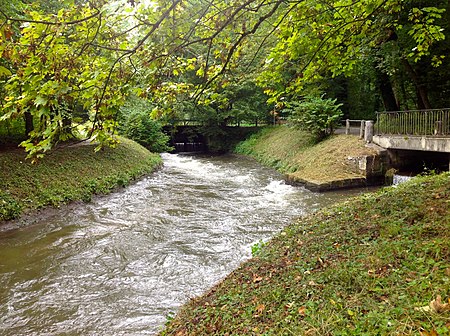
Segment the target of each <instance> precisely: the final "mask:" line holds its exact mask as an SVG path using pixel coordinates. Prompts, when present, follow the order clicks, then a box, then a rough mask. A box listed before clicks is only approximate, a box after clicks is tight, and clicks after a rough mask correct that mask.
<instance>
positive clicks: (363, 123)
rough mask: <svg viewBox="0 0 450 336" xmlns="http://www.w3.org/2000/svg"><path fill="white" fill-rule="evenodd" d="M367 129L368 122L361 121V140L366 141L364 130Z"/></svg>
mask: <svg viewBox="0 0 450 336" xmlns="http://www.w3.org/2000/svg"><path fill="white" fill-rule="evenodd" d="M365 127H366V121H365V120H361V126H359V138H360V139H364V128H365Z"/></svg>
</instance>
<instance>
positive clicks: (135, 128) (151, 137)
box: [123, 111, 171, 153]
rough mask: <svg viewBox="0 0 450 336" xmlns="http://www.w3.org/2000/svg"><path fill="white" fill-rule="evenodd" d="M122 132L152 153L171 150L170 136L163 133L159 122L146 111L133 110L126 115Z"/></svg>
mask: <svg viewBox="0 0 450 336" xmlns="http://www.w3.org/2000/svg"><path fill="white" fill-rule="evenodd" d="M123 134H124V135H125V136H126V137H128V138H130V139H132V140H134V141H136V142H137V143H138V144H141V145H142V146H144V147H146V148H147V149H148V150H150V151H151V152H154V153H162V152H167V151H170V150H171V147H170V146H169V144H168V142H169V140H170V137H169V136H168V135H166V134H164V133H163V131H162V127H161V124H160V123H158V122H157V121H155V120H153V119H151V118H150V115H149V114H148V113H147V112H144V111H142V112H134V113H132V114H129V115H128V116H127V121H126V122H125V125H124V127H123Z"/></svg>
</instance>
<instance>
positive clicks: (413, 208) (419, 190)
mask: <svg viewBox="0 0 450 336" xmlns="http://www.w3.org/2000/svg"><path fill="white" fill-rule="evenodd" d="M449 197H450V175H449V174H448V173H447V174H443V175H440V176H433V177H420V178H417V179H414V180H411V181H410V182H408V183H405V184H403V185H400V186H397V187H395V188H394V187H389V188H385V189H382V190H380V191H378V192H376V193H370V194H366V195H362V196H360V197H358V198H356V199H354V200H350V201H347V202H345V203H342V204H339V205H336V206H333V207H331V208H328V209H323V210H321V211H319V212H318V213H316V214H313V215H310V216H308V217H304V218H301V219H299V220H297V221H296V222H295V223H293V224H292V225H291V226H289V227H288V228H286V229H285V230H284V231H283V232H282V233H281V234H279V235H278V236H277V237H275V238H274V239H272V241H270V242H269V243H268V244H267V245H266V246H265V247H264V248H263V249H262V250H261V251H260V253H259V254H258V256H257V257H256V258H253V259H251V260H249V261H248V262H246V263H244V264H242V265H241V266H240V267H239V268H238V269H237V270H235V271H234V272H233V273H232V274H230V275H229V276H228V277H227V278H226V279H224V280H223V281H222V282H221V283H219V284H217V285H216V286H215V287H214V288H212V289H211V290H210V291H209V292H207V293H206V294H204V295H203V296H201V297H198V298H194V299H192V300H191V301H190V302H189V303H187V304H186V305H185V306H184V307H182V308H181V310H180V311H179V313H178V314H177V316H176V317H175V319H173V320H172V321H170V322H169V323H168V325H167V326H166V329H165V330H164V331H163V332H162V333H161V335H165V336H168V335H179V336H180V335H211V334H215V335H226V334H229V335H253V334H258V335H419V334H422V335H447V334H448V333H449V332H450V325H449V322H450V311H449V310H448V303H447V300H448V299H449V298H450V286H449V277H450V269H449V260H450V251H449V248H448V241H449V239H450V236H449V235H450V212H449V207H448V198H449Z"/></svg>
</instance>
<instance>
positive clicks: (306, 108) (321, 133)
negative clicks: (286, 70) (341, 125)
mask: <svg viewBox="0 0 450 336" xmlns="http://www.w3.org/2000/svg"><path fill="white" fill-rule="evenodd" d="M341 106H342V104H336V99H323V97H305V98H304V100H303V101H301V102H296V101H293V102H290V103H288V104H287V108H286V109H285V111H286V112H288V113H289V122H290V123H291V124H293V125H295V126H297V127H300V128H301V129H304V130H306V131H308V132H310V133H312V134H313V135H314V136H315V137H316V139H317V140H318V141H320V140H323V139H325V138H326V137H327V136H329V135H331V134H333V132H334V129H335V128H336V126H337V124H338V122H339V121H340V120H341V118H342V115H343V113H342V111H341V109H340V107H341Z"/></svg>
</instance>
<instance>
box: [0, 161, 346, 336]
mask: <svg viewBox="0 0 450 336" xmlns="http://www.w3.org/2000/svg"><path fill="white" fill-rule="evenodd" d="M164 162H165V164H164V167H163V168H162V169H161V170H160V171H158V172H156V173H154V174H152V175H151V176H148V177H147V178H145V179H143V180H141V181H139V182H137V183H136V184H134V185H132V186H130V187H128V188H126V189H124V190H121V191H119V192H117V193H113V194H111V195H108V196H103V197H99V198H97V199H95V200H94V201H93V202H91V203H89V204H78V205H72V206H66V207H61V208H60V209H58V210H55V211H51V212H47V214H46V215H44V214H42V215H37V216H36V217H35V218H34V219H33V221H32V222H31V223H27V225H24V223H23V221H17V222H14V223H12V224H11V225H9V226H8V227H5V226H4V227H3V228H1V229H2V230H1V232H0V281H1V288H0V335H2V336H7V335H14V336H17V335H27V336H31V335H39V336H42V335H152V334H155V333H157V332H158V331H159V330H160V329H161V326H162V325H164V322H165V321H166V320H167V316H168V315H170V314H171V313H172V312H176V310H177V308H178V307H179V306H180V305H182V304H183V303H184V302H186V301H187V300H188V299H189V298H190V297H193V296H196V295H199V294H201V293H202V292H204V291H205V290H207V289H208V288H209V287H211V286H212V285H213V284H214V283H216V282H217V281H219V280H220V279H221V278H223V277H224V276H225V275H226V274H228V273H229V272H230V271H232V270H233V269H235V268H236V267H237V266H238V265H239V264H240V263H241V262H242V261H243V260H245V259H247V258H248V257H250V255H251V252H250V251H251V246H252V245H253V244H255V243H256V242H258V241H260V240H267V239H269V238H270V237H271V236H273V235H274V234H275V233H276V232H278V231H279V230H280V229H281V228H283V226H285V225H286V224H288V223H289V222H290V221H292V219H293V217H296V216H300V215H302V214H304V213H305V212H309V211H312V210H314V209H317V208H319V207H322V206H326V205H329V204H331V203H333V202H335V201H336V200H338V199H342V197H344V194H343V193H326V194H316V193H312V192H309V191H307V190H305V189H303V188H300V187H292V186H289V185H286V184H285V183H284V182H283V180H282V179H281V177H280V176H279V175H278V174H276V173H275V172H273V171H272V170H270V169H265V168H263V167H261V166H259V165H258V164H257V163H255V162H254V161H252V160H249V159H245V158H241V157H235V156H221V157H190V156H180V155H174V154H164Z"/></svg>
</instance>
